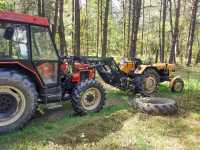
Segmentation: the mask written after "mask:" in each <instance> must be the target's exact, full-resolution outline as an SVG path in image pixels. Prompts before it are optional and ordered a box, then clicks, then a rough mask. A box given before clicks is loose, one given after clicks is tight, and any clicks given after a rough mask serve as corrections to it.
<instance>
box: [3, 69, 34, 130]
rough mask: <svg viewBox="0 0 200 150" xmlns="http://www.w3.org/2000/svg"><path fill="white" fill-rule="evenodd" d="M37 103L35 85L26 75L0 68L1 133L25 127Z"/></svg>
mask: <svg viewBox="0 0 200 150" xmlns="http://www.w3.org/2000/svg"><path fill="white" fill-rule="evenodd" d="M36 104H37V92H36V89H35V85H34V84H33V83H32V82H31V81H30V80H29V79H28V78H27V77H26V76H25V75H22V74H20V73H18V72H17V71H12V72H11V71H8V70H3V69H0V133H5V132H10V131H13V130H15V129H18V128H21V127H23V125H24V124H25V123H27V122H28V121H29V119H31V117H32V116H33V114H34V113H35V110H36Z"/></svg>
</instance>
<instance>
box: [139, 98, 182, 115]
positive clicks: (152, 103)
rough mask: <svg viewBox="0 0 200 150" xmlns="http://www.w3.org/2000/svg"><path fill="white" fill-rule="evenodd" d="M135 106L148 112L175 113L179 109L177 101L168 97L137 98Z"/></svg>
mask: <svg viewBox="0 0 200 150" xmlns="http://www.w3.org/2000/svg"><path fill="white" fill-rule="evenodd" d="M135 106H136V108H138V109H139V110H140V111H142V112H144V113H147V114H161V115H173V114H175V113H177V111H178V107H177V103H176V102H175V101H174V100H172V99H168V98H159V97H148V98H147V97H146V98H136V99H135Z"/></svg>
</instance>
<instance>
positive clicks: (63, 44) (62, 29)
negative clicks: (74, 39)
mask: <svg viewBox="0 0 200 150" xmlns="http://www.w3.org/2000/svg"><path fill="white" fill-rule="evenodd" d="M63 13H64V0H60V20H59V37H60V52H61V56H64V55H65V54H66V55H68V53H67V45H66V40H65V27H64V21H63Z"/></svg>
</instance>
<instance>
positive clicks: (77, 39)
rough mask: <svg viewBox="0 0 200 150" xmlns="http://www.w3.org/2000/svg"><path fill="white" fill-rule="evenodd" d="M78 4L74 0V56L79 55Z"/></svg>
mask: <svg viewBox="0 0 200 150" xmlns="http://www.w3.org/2000/svg"><path fill="white" fill-rule="evenodd" d="M80 44H81V43H80V4H79V0H75V49H76V56H80Z"/></svg>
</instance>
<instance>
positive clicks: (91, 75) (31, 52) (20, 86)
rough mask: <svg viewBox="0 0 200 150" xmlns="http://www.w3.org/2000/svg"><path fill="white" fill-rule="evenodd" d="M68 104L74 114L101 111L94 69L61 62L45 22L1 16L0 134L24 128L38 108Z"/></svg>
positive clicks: (15, 15) (65, 60) (10, 14)
mask: <svg viewBox="0 0 200 150" xmlns="http://www.w3.org/2000/svg"><path fill="white" fill-rule="evenodd" d="M66 100H70V101H71V103H72V107H73V109H74V110H75V112H77V113H84V114H85V113H88V112H98V111H100V110H101V109H102V108H103V105H104V103H105V91H104V88H103V87H102V85H101V84H100V83H99V82H97V81H96V80H95V66H90V65H88V64H83V63H80V62H76V60H75V59H74V57H69V58H67V57H60V56H59V54H58V51H57V49H56V46H55V43H54V42H53V41H52V38H51V32H50V28H49V22H48V20H47V19H46V18H41V17H35V16H29V15H25V14H19V13H13V12H0V133H4V132H9V131H12V130H14V129H17V128H19V127H22V126H23V125H24V124H25V123H26V122H28V120H29V119H31V117H32V116H33V115H34V113H35V111H36V107H37V105H38V104H39V103H45V104H46V103H52V102H59V101H66Z"/></svg>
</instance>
